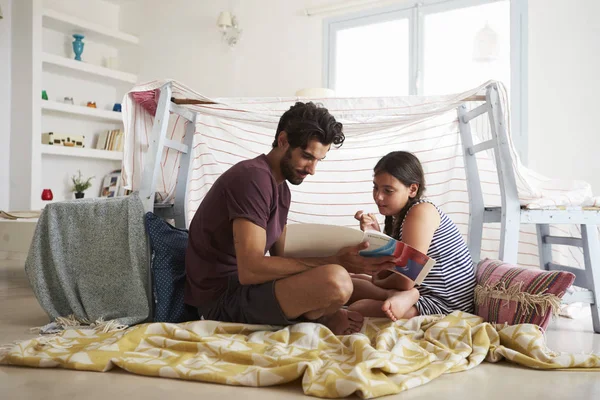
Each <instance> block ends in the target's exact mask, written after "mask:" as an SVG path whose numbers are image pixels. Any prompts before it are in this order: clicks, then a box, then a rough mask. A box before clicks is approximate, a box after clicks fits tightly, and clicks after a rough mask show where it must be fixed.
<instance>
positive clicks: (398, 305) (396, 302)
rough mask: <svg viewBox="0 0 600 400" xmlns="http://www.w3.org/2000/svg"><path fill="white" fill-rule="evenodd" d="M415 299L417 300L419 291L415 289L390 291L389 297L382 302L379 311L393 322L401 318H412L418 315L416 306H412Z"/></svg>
mask: <svg viewBox="0 0 600 400" xmlns="http://www.w3.org/2000/svg"><path fill="white" fill-rule="evenodd" d="M417 300H419V291H418V290H417V289H411V290H406V291H401V292H398V291H391V295H390V297H388V298H387V300H386V301H384V302H383V305H382V306H381V311H383V312H384V313H385V314H386V315H387V316H388V318H389V319H391V320H392V321H394V322H396V321H397V320H399V319H401V318H412V317H414V316H417V315H419V312H418V311H417V309H416V307H414V305H415V303H416V302H417Z"/></svg>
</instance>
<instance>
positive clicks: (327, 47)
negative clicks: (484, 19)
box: [323, 0, 528, 165]
mask: <svg viewBox="0 0 600 400" xmlns="http://www.w3.org/2000/svg"><path fill="white" fill-rule="evenodd" d="M497 1H503V0H441V1H440V0H420V1H416V0H415V1H410V2H405V3H402V4H399V5H394V6H388V7H378V8H374V9H369V10H363V11H359V12H353V13H347V14H343V15H339V16H335V17H331V18H325V19H324V20H323V86H324V87H327V88H331V89H333V90H335V85H334V82H335V68H336V64H335V54H336V36H337V35H336V34H337V32H338V31H340V30H343V29H348V28H355V27H359V26H363V25H368V24H372V23H377V22H387V21H391V20H395V19H399V18H407V19H408V23H409V29H408V31H409V57H410V60H409V73H408V77H407V79H408V81H409V82H408V88H409V95H422V88H423V74H422V70H423V65H424V50H423V42H424V32H423V26H424V19H425V16H426V15H427V14H433V13H439V12H444V11H451V10H456V9H460V8H465V7H472V6H477V5H483V4H489V3H494V2H497ZM509 1H510V69H511V82H510V86H511V95H510V107H511V110H510V112H511V131H512V134H513V135H512V138H513V141H514V143H515V147H516V149H517V152H518V153H519V157H520V158H521V161H522V162H523V164H525V165H526V164H527V153H528V145H527V136H528V135H527V126H528V119H527V105H528V104H527V102H528V91H527V85H528V79H527V73H528V62H527V59H528V48H527V45H528V35H527V19H528V18H527V17H528V16H527V6H528V5H527V1H528V0H509ZM469 45H470V44H469Z"/></svg>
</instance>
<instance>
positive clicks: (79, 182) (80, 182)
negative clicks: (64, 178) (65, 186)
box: [71, 170, 94, 199]
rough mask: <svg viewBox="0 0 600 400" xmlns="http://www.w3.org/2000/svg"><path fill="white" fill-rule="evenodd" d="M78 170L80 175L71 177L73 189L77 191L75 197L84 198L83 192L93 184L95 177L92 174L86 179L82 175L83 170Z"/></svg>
mask: <svg viewBox="0 0 600 400" xmlns="http://www.w3.org/2000/svg"><path fill="white" fill-rule="evenodd" d="M78 172H79V175H78V176H75V175H73V176H72V177H71V180H72V181H73V191H74V192H75V198H76V199H81V198H83V194H84V193H83V192H84V191H85V190H87V189H89V188H90V187H91V186H92V179H94V177H93V176H92V177H89V178H87V179H84V178H83V177H82V176H81V171H80V170H79V171H78Z"/></svg>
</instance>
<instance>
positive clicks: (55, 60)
mask: <svg viewBox="0 0 600 400" xmlns="http://www.w3.org/2000/svg"><path fill="white" fill-rule="evenodd" d="M42 62H43V63H44V64H49V65H55V66H58V67H62V68H68V69H71V70H75V71H80V72H84V73H87V74H91V75H96V76H101V77H103V78H110V79H114V80H117V81H121V82H127V83H136V82H137V75H134V74H129V73H127V72H121V71H115V70H113V69H109V68H104V67H99V66H97V65H92V64H88V63H86V62H84V61H76V60H71V59H69V58H65V57H61V56H57V55H54V54H49V53H42Z"/></svg>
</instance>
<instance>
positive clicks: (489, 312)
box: [475, 258, 575, 329]
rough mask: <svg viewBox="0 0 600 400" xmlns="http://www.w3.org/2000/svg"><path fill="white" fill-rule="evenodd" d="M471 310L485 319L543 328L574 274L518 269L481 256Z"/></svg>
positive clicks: (556, 307) (573, 278) (556, 308)
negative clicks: (473, 305)
mask: <svg viewBox="0 0 600 400" xmlns="http://www.w3.org/2000/svg"><path fill="white" fill-rule="evenodd" d="M476 277H477V287H476V288H475V312H476V314H477V315H479V316H480V317H482V318H483V319H484V320H485V321H487V322H493V323H499V324H503V323H508V324H509V325H515V324H526V323H528V324H535V325H539V326H540V327H541V328H542V329H545V328H546V327H547V326H548V323H549V322H550V316H551V315H552V314H553V313H557V312H558V308H559V306H560V299H561V298H562V297H563V296H564V294H565V292H566V290H567V288H568V287H569V286H571V285H572V284H573V281H574V280H575V275H573V274H572V273H570V272H563V271H543V270H539V269H527V268H520V267H517V266H515V265H511V264H506V263H504V262H502V261H498V260H491V259H487V258H486V259H485V260H482V261H480V262H479V264H478V265H477V275H476Z"/></svg>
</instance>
